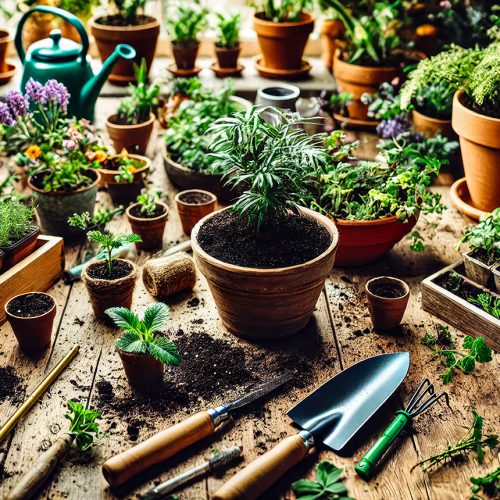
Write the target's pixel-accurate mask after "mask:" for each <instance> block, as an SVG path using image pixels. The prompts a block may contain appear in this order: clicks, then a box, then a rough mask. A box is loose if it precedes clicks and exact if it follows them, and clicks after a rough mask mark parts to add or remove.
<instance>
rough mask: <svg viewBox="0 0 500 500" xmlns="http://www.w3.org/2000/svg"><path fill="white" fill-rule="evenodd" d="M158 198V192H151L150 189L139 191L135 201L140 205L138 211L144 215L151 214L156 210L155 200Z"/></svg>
mask: <svg viewBox="0 0 500 500" xmlns="http://www.w3.org/2000/svg"><path fill="white" fill-rule="evenodd" d="M159 199H160V193H159V192H157V193H152V192H151V191H146V192H145V193H141V194H140V195H139V196H138V197H137V202H138V203H139V206H140V212H141V214H143V215H146V216H150V217H151V216H152V215H153V214H154V213H155V210H156V202H157V201H158V200H159Z"/></svg>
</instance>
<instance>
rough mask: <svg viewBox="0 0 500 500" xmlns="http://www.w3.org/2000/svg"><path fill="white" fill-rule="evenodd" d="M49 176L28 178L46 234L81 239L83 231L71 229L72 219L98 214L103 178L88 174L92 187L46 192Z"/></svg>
mask: <svg viewBox="0 0 500 500" xmlns="http://www.w3.org/2000/svg"><path fill="white" fill-rule="evenodd" d="M44 175H46V172H39V173H37V174H35V175H33V176H31V177H29V178H28V185H29V187H30V188H31V190H32V193H33V198H34V200H35V204H36V207H37V208H36V211H37V214H38V217H39V218H40V221H41V223H42V226H43V228H44V229H45V231H46V232H47V233H48V234H50V235H55V236H62V237H64V238H66V237H69V238H71V237H78V236H79V235H80V234H81V232H80V229H79V228H74V227H71V226H69V225H68V218H69V217H71V216H72V215H73V214H75V213H78V214H81V213H83V212H89V213H90V214H91V215H92V214H93V213H94V206H95V199H96V195H97V185H98V183H99V180H100V174H99V173H98V172H96V171H94V170H88V171H87V172H86V173H85V175H86V176H88V177H90V179H91V180H92V183H91V184H89V185H88V186H85V187H82V188H79V189H76V190H75V191H44V190H43V188H42V186H43V182H42V181H43V177H44Z"/></svg>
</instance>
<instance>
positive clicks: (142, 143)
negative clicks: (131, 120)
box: [106, 113, 155, 155]
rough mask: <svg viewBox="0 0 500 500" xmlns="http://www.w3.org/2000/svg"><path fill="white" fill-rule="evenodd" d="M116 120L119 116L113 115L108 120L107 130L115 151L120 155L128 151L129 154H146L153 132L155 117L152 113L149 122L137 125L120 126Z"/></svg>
mask: <svg viewBox="0 0 500 500" xmlns="http://www.w3.org/2000/svg"><path fill="white" fill-rule="evenodd" d="M116 119H117V115H111V116H110V117H109V118H108V119H107V120H106V130H107V131H108V135H109V137H110V139H111V140H112V141H113V147H114V148H115V151H116V152H117V153H120V152H121V151H122V150H123V149H126V150H127V151H128V152H129V153H137V154H139V155H143V154H145V153H146V149H147V147H148V143H149V138H150V137H151V132H152V131H153V126H154V123H155V115H153V113H151V114H150V115H149V120H147V121H145V122H143V123H139V124H137V125H120V124H119V123H116Z"/></svg>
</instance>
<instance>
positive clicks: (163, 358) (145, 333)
mask: <svg viewBox="0 0 500 500" xmlns="http://www.w3.org/2000/svg"><path fill="white" fill-rule="evenodd" d="M106 314H107V315H108V316H109V317H110V318H111V319H112V320H113V321H114V322H115V324H116V326H119V327H120V328H123V329H124V330H125V333H124V334H123V335H122V336H121V337H120V338H119V339H118V340H116V342H115V345H116V347H118V349H120V351H123V352H130V353H134V354H149V355H150V356H153V358H155V359H157V360H158V361H160V363H163V364H164V365H175V366H177V365H179V364H180V362H181V358H180V355H179V351H178V350H177V347H176V346H175V344H174V343H173V342H172V341H170V340H169V339H168V338H167V337H166V336H164V335H158V334H157V332H158V331H159V329H160V328H161V327H162V326H163V324H164V323H165V321H166V320H167V318H168V315H169V314H170V310H169V308H168V307H167V306H166V305H165V304H163V303H162V302H157V303H155V304H152V305H150V306H149V307H148V308H147V309H146V312H145V313H144V318H143V319H142V320H141V319H140V318H139V316H138V315H137V314H136V313H134V312H132V311H130V310H129V309H127V308H126V307H112V308H110V309H107V310H106Z"/></svg>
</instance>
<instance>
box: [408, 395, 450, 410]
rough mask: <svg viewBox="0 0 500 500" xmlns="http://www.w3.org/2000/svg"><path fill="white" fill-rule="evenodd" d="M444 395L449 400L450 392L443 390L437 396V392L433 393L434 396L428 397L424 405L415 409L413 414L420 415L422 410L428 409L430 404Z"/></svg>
mask: <svg viewBox="0 0 500 500" xmlns="http://www.w3.org/2000/svg"><path fill="white" fill-rule="evenodd" d="M443 396H444V397H445V398H446V401H448V393H447V392H444V391H443V392H442V393H441V394H439V395H437V396H436V394H433V395H432V396H430V397H429V398H428V399H426V400H425V401H424V402H423V403H422V405H421V406H420V407H419V408H418V409H417V410H416V411H415V413H414V414H413V415H412V416H416V415H420V414H421V413H422V412H424V411H425V410H427V408H429V406H432V405H433V404H434V403H435V402H436V401H437V400H438V399H440V398H442V397H443Z"/></svg>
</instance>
